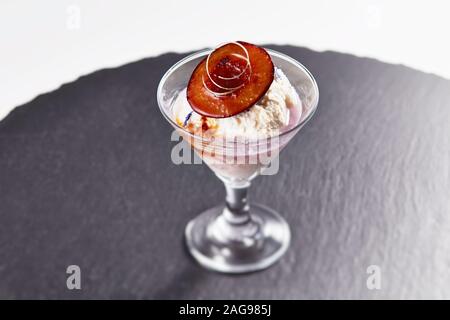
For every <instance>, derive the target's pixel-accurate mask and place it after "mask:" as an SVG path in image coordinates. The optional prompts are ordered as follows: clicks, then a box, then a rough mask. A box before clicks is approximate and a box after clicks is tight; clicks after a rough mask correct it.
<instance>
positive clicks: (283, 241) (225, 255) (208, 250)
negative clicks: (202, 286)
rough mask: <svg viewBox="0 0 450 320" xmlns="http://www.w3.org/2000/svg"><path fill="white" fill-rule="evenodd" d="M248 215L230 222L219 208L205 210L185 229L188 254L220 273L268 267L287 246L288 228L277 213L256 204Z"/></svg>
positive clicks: (278, 257) (241, 271) (220, 207)
mask: <svg viewBox="0 0 450 320" xmlns="http://www.w3.org/2000/svg"><path fill="white" fill-rule="evenodd" d="M222 213H224V214H222ZM250 216H251V219H250V220H248V219H246V220H245V221H231V222H230V219H229V218H227V214H226V209H225V212H224V207H223V206H218V207H214V208H211V209H208V210H206V211H205V212H203V213H201V214H200V215H199V216H197V217H196V218H194V219H193V220H191V221H190V222H189V223H188V225H187V227H186V232H185V233H186V234H185V235H186V243H187V247H188V250H189V252H190V253H191V254H192V256H193V257H194V258H195V260H197V261H198V262H199V263H200V264H201V265H202V266H204V267H206V268H208V269H211V270H214V271H219V272H224V273H246V272H251V271H257V270H262V269H265V268H267V267H269V266H271V265H272V264H274V263H275V262H276V261H278V260H279V259H280V258H281V256H282V255H283V254H284V253H285V252H286V249H287V248H288V246H289V242H290V238H291V233H290V230H289V226H288V224H287V223H286V221H285V220H284V219H283V218H282V217H281V216H280V215H279V214H278V213H276V212H275V211H273V210H272V209H269V208H267V207H265V206H261V205H258V204H253V203H252V204H251V208H250Z"/></svg>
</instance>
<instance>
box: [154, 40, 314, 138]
mask: <svg viewBox="0 0 450 320" xmlns="http://www.w3.org/2000/svg"><path fill="white" fill-rule="evenodd" d="M264 49H265V50H266V51H267V52H268V53H269V54H270V55H271V56H275V57H277V58H281V59H283V60H286V61H288V62H290V63H292V64H293V65H296V66H297V67H298V68H299V69H301V70H302V71H303V72H304V73H306V75H307V76H308V77H309V79H310V80H311V82H312V84H313V88H314V92H315V94H314V100H313V102H312V104H311V110H310V111H309V114H308V115H307V116H306V117H305V118H304V119H303V120H301V121H299V122H298V123H297V124H295V125H294V126H292V127H291V128H289V129H288V130H286V131H282V132H280V133H279V134H278V135H274V136H269V137H261V138H246V140H245V141H246V143H249V144H251V143H255V144H258V142H261V141H267V140H268V139H274V138H280V137H283V136H285V135H288V134H289V133H291V132H293V131H295V130H297V129H299V128H301V127H302V126H303V125H304V124H306V123H307V122H308V121H309V120H310V119H311V118H312V116H313V115H314V113H315V112H316V110H317V106H318V104H319V87H318V85H317V82H316V79H315V78H314V76H313V75H312V74H311V72H310V71H309V70H308V69H307V68H306V67H305V66H304V65H303V64H301V63H300V62H298V61H297V60H295V59H294V58H291V57H290V56H288V55H286V54H284V53H281V52H278V51H276V50H272V49H267V48H264ZM212 51H213V50H212V49H203V50H200V51H197V52H194V53H191V54H189V55H188V56H186V57H184V58H183V59H181V60H179V61H178V62H176V63H175V64H174V65H172V66H171V67H170V68H169V70H167V71H166V73H165V74H164V75H163V77H162V78H161V80H160V81H159V84H158V89H157V93H156V97H157V102H158V107H159V110H160V111H161V113H162V114H163V116H164V118H166V120H167V121H168V122H169V123H170V124H171V125H172V126H173V127H174V128H175V129H176V130H180V131H181V132H182V133H183V135H184V134H186V135H188V136H189V137H191V138H193V139H195V140H199V141H203V142H214V138H213V139H211V138H205V136H204V135H196V134H194V133H192V132H191V131H189V130H186V129H185V128H184V127H181V126H180V125H179V124H178V123H177V122H176V121H174V120H173V119H172V118H171V117H170V116H169V115H168V114H167V113H166V111H165V109H164V107H163V102H162V89H163V86H164V84H165V83H166V81H167V79H168V78H169V77H170V76H171V75H172V73H174V72H175V71H176V70H177V69H178V68H179V67H180V66H182V65H184V64H185V63H187V62H190V61H192V60H194V59H197V58H199V57H202V56H206V55H207V54H209V53H210V52H212ZM294 88H295V87H294Z"/></svg>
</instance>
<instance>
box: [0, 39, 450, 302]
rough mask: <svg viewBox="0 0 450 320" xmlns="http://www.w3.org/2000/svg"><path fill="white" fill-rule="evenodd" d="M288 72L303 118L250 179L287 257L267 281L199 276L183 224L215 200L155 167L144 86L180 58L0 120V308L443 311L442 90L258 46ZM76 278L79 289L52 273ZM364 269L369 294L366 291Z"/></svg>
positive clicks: (152, 107)
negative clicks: (52, 301)
mask: <svg viewBox="0 0 450 320" xmlns="http://www.w3.org/2000/svg"><path fill="white" fill-rule="evenodd" d="M273 48H274V49H276V50H279V51H282V52H284V53H287V54H288V55H291V56H293V57H294V58H296V59H298V60H299V61H301V62H302V63H304V64H305V65H306V66H307V67H308V68H309V69H310V70H311V72H312V73H313V74H314V75H315V76H316V78H317V81H318V83H319V87H320V94H321V96H320V103H319V110H318V112H317V113H316V115H315V117H314V118H313V119H312V120H311V122H310V123H309V124H308V125H307V126H306V127H305V128H304V129H303V130H302V131H301V132H300V133H299V134H298V135H297V136H296V137H295V138H294V139H293V140H292V141H291V143H290V145H289V146H288V147H287V148H286V149H285V151H283V153H282V155H281V170H280V172H279V173H278V175H276V176H271V177H262V178H258V179H257V180H255V183H254V186H253V187H252V191H251V196H252V201H259V202H261V203H265V204H269V205H270V206H272V207H273V208H275V209H277V210H279V211H280V212H281V213H282V214H283V215H284V216H285V217H286V219H287V220H288V222H289V223H290V225H291V227H292V231H293V238H292V245H291V247H290V250H289V251H288V253H287V254H286V255H285V256H284V258H283V259H282V260H281V261H280V262H279V263H278V264H276V265H275V266H273V267H272V268H270V269H268V270H266V271H263V272H258V273H253V274H248V275H243V276H227V275H222V274H217V273H213V272H209V271H205V270H203V269H202V268H200V267H198V266H197V265H196V264H195V263H194V262H193V261H192V260H191V259H190V258H189V257H188V255H187V254H186V252H185V248H184V246H183V242H182V235H183V229H184V227H185V225H186V223H187V222H188V221H189V219H191V218H192V217H194V216H195V215H196V214H197V213H198V212H200V211H201V210H203V209H205V208H208V207H210V206H213V205H215V204H217V203H218V202H220V201H222V200H223V197H224V191H223V189H222V186H221V185H220V183H219V181H218V180H217V179H216V178H215V177H214V176H213V174H212V173H211V172H210V171H209V170H208V169H207V168H206V167H203V166H200V165H195V166H186V165H184V166H176V165H174V164H172V163H171V160H170V151H171V148H172V146H173V145H174V144H173V142H170V139H169V137H170V133H171V128H170V126H169V125H168V124H167V123H166V121H165V120H164V119H163V117H162V116H161V115H160V113H159V110H158V107H157V104H156V87H157V84H158V81H159V79H160V78H161V76H162V75H163V73H164V72H165V70H167V69H168V68H169V67H170V66H171V65H172V64H173V63H174V62H176V61H177V60H179V59H180V58H181V57H182V55H177V54H166V55H163V56H160V57H156V58H149V59H145V60H142V61H138V62H135V63H131V64H128V65H125V66H123V67H120V68H117V69H110V70H101V71H98V72H95V73H93V74H91V75H88V76H85V77H82V78H80V79H79V80H77V81H75V82H73V83H70V84H67V85H64V86H62V87H61V88H60V89H58V90H56V91H55V92H52V93H48V94H44V95H41V96H39V97H38V98H36V99H34V100H33V101H31V102H30V103H27V104H26V105H24V106H21V107H18V108H17V109H15V110H14V111H13V112H12V113H11V114H10V115H9V116H8V117H7V118H6V119H4V120H3V121H2V122H0V297H1V298H160V299H165V298H225V299H226V298H236V299H242V298H281V299H285V298H289V299H302V298H369V299H370V298H450V272H449V269H450V268H449V267H450V212H449V211H450V197H449V194H450V173H449V171H450V169H449V168H450V81H447V80H444V79H441V78H439V77H436V76H434V75H429V74H424V73H421V72H418V71H414V70H411V69H408V68H406V67H403V66H394V65H388V64H384V63H381V62H378V61H375V60H370V59H362V58H356V57H353V56H349V55H343V54H339V53H333V52H325V53H317V52H313V51H310V50H307V49H304V48H296V47H289V46H287V47H273ZM70 264H77V265H79V266H80V267H81V270H82V290H81V291H69V290H67V289H66V276H67V275H66V273H65V269H66V267H67V266H68V265H70ZM372 264H375V265H378V266H380V267H381V271H382V288H381V290H374V291H370V290H368V289H367V288H366V278H367V276H368V275H367V274H366V268H367V267H368V266H369V265H372Z"/></svg>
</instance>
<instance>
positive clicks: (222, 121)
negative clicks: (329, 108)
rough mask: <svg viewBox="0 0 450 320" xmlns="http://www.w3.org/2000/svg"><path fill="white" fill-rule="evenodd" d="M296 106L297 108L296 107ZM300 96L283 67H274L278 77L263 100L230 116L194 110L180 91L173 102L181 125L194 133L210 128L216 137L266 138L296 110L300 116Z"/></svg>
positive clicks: (273, 134)
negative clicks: (219, 115)
mask: <svg viewBox="0 0 450 320" xmlns="http://www.w3.org/2000/svg"><path fill="white" fill-rule="evenodd" d="M294 109H295V110H294ZM301 110H302V104H301V100H300V98H299V96H298V94H297V92H296V91H295V89H294V87H293V86H292V85H291V83H290V82H289V80H288V78H287V77H286V75H285V74H284V73H283V72H282V71H281V69H278V68H275V77H274V81H273V82H272V84H271V86H270V88H269V90H268V91H267V92H266V94H265V95H264V96H263V97H262V98H261V100H260V101H259V102H258V103H256V104H255V105H253V106H252V107H250V108H249V109H248V110H246V111H244V112H241V113H239V114H237V115H235V116H232V117H228V118H207V117H203V116H201V115H199V114H198V113H196V112H195V111H193V110H192V108H191V106H190V105H189V103H188V101H187V99H186V90H184V91H183V92H181V93H180V94H179V95H178V97H177V99H176V101H175V103H174V105H173V115H174V118H175V120H176V122H177V123H178V124H179V125H180V126H185V127H187V128H188V129H190V130H192V131H193V132H194V133H196V132H201V130H205V128H207V129H208V130H210V131H208V133H210V134H212V135H214V136H216V137H227V138H232V137H245V138H250V139H254V138H267V137H271V136H276V135H278V134H279V133H280V131H282V129H283V128H285V127H286V126H288V124H289V123H290V118H291V116H292V113H293V111H295V115H296V118H300V116H301Z"/></svg>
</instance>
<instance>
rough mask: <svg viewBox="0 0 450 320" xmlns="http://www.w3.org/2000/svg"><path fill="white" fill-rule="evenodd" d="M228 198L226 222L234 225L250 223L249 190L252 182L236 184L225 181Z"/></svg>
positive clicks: (224, 213) (224, 212)
mask: <svg viewBox="0 0 450 320" xmlns="http://www.w3.org/2000/svg"><path fill="white" fill-rule="evenodd" d="M224 184H225V190H226V192H227V196H226V201H225V202H226V207H225V209H224V211H223V215H224V217H225V220H226V221H227V222H228V223H230V224H233V225H242V224H245V223H248V222H249V221H250V220H251V218H250V206H249V204H248V198H247V197H248V188H249V187H250V182H249V181H246V182H244V183H240V184H234V183H229V182H226V181H224Z"/></svg>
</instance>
